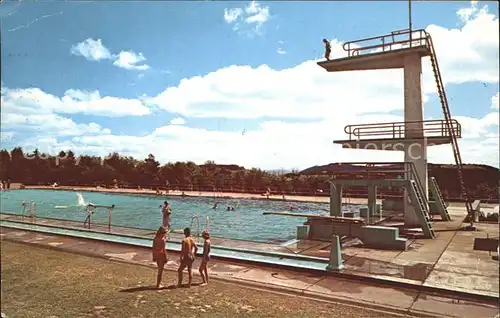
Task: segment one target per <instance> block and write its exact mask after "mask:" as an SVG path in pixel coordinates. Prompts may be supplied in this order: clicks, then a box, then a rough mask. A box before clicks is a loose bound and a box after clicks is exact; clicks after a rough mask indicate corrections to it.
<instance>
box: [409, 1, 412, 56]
mask: <svg viewBox="0 0 500 318" xmlns="http://www.w3.org/2000/svg"><path fill="white" fill-rule="evenodd" d="M411 28H412V26H411V0H408V32H410V47H411V43H412V31H411Z"/></svg>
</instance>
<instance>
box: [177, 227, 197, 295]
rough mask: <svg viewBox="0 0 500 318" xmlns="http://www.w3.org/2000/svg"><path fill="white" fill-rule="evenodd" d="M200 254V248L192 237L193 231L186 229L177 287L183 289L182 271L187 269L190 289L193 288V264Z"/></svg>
mask: <svg viewBox="0 0 500 318" xmlns="http://www.w3.org/2000/svg"><path fill="white" fill-rule="evenodd" d="M196 252H198V246H196V242H195V241H194V240H193V238H192V237H191V229H190V228H188V227H187V228H185V229H184V239H183V240H182V248H181V258H180V261H179V263H180V264H179V269H178V270H177V274H178V278H179V280H178V282H177V286H179V287H181V285H182V271H183V270H184V268H186V267H187V270H188V277H189V283H188V287H191V282H192V280H193V262H194V258H195V255H196Z"/></svg>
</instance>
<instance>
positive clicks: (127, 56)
mask: <svg viewBox="0 0 500 318" xmlns="http://www.w3.org/2000/svg"><path fill="white" fill-rule="evenodd" d="M71 54H73V55H77V56H83V57H85V58H86V59H87V60H89V61H99V60H114V62H113V65H115V66H118V67H121V68H124V69H126V70H139V71H144V70H147V69H149V68H150V66H149V65H147V64H141V63H142V62H144V61H146V58H145V57H144V55H143V54H142V53H135V52H133V51H121V52H120V53H119V54H117V55H115V54H112V53H111V52H110V50H109V49H108V48H107V47H105V46H104V45H103V44H102V40H101V39H97V40H94V39H92V38H88V39H86V40H85V41H83V42H80V43H78V44H76V45H74V46H72V47H71ZM138 64H141V65H138Z"/></svg>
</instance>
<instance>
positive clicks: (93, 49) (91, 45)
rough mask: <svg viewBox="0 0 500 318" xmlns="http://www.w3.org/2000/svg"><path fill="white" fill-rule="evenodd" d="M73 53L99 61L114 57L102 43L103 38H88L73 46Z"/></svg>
mask: <svg viewBox="0 0 500 318" xmlns="http://www.w3.org/2000/svg"><path fill="white" fill-rule="evenodd" d="M71 54H73V55H77V56H83V57H84V58H86V59H87V60H89V61H99V60H106V59H111V58H113V55H112V54H111V52H110V51H109V50H108V48H106V47H105V46H104V45H103V44H102V40H101V39H97V40H94V39H92V38H88V39H86V40H85V41H83V42H80V43H78V44H76V45H74V46H72V47H71Z"/></svg>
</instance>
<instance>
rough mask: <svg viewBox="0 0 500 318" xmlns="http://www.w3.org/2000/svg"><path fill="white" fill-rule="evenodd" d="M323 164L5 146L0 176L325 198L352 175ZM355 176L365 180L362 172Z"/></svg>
mask: <svg viewBox="0 0 500 318" xmlns="http://www.w3.org/2000/svg"><path fill="white" fill-rule="evenodd" d="M325 167H326V166H322V167H313V168H308V169H306V170H304V172H299V171H292V172H288V173H282V172H281V173H280V172H268V171H264V170H261V169H258V168H251V169H245V168H244V167H241V166H238V165H218V164H216V163H215V162H213V161H206V162H205V163H204V164H201V165H197V164H195V163H194V162H189V161H188V162H175V163H172V162H169V163H167V164H165V165H161V164H160V163H159V162H158V161H157V160H156V159H155V156H154V155H153V154H149V155H148V156H147V157H146V158H145V159H142V160H140V159H135V158H133V157H130V156H122V155H120V154H118V153H111V154H109V155H108V156H106V157H105V158H102V157H97V156H90V155H81V156H76V155H75V154H74V153H73V152H72V151H61V152H59V153H58V154H57V155H50V154H46V153H41V152H39V151H38V150H34V151H31V152H25V151H24V150H23V149H22V148H21V147H16V148H14V149H12V150H11V151H10V152H9V151H8V150H5V149H4V150H1V151H0V180H7V179H9V180H10V182H18V183H22V184H25V185H49V184H53V183H54V182H57V183H58V184H59V185H61V186H102V187H115V186H118V187H122V188H137V187H141V188H152V189H161V190H164V189H169V190H179V191H210V192H211V191H217V192H245V193H264V192H267V191H268V190H270V191H271V193H272V194H280V195H281V194H282V195H318V196H327V195H329V183H328V180H330V179H331V178H332V177H333V178H352V177H353V175H352V174H345V172H344V170H345V169H344V168H342V166H340V168H341V169H337V170H335V169H334V170H331V169H329V168H328V169H327V168H325ZM338 167H339V166H337V168H338ZM449 167H450V166H448V167H447V168H440V167H439V166H438V165H434V166H431V167H430V169H429V170H430V175H435V176H436V178H437V179H438V182H439V185H440V187H441V190H442V192H443V196H444V197H445V199H450V198H452V199H456V198H459V197H460V189H459V187H458V186H457V184H458V183H457V180H458V179H457V178H458V175H457V173H456V169H450V168H449ZM451 167H453V166H451ZM486 167H488V166H486ZM488 168H491V169H493V170H494V171H495V172H494V173H493V174H492V173H491V171H489V170H488V169H486V170H485V168H484V166H477V167H476V168H474V169H475V170H474V169H469V171H468V172H467V169H466V171H465V172H466V173H468V174H469V175H470V176H471V177H473V178H470V180H471V182H469V183H467V187H468V190H469V193H470V194H471V195H473V196H474V197H476V198H498V179H499V178H498V177H499V175H500V173H499V171H498V169H495V168H492V167H488ZM325 169H326V171H325ZM478 169H482V170H481V171H483V170H484V171H485V173H482V174H481V173H479V174H478V171H479V170H478ZM328 170H330V171H328ZM306 171H307V173H305V172H306ZM483 175H484V176H483ZM355 177H356V178H364V176H363V175H361V173H360V175H358V176H355ZM379 177H380V175H379ZM382 177H384V176H382ZM385 177H387V176H385ZM393 177H394V176H393ZM492 178H493V179H492ZM495 178H496V179H495ZM492 180H493V181H492ZM345 192H347V193H346V194H347V195H348V196H351V197H355V196H365V195H366V189H364V188H356V187H349V188H347V189H346V190H345ZM379 194H381V196H382V197H383V196H386V197H390V196H392V195H400V192H398V191H397V189H380V190H379Z"/></svg>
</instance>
